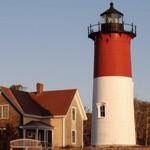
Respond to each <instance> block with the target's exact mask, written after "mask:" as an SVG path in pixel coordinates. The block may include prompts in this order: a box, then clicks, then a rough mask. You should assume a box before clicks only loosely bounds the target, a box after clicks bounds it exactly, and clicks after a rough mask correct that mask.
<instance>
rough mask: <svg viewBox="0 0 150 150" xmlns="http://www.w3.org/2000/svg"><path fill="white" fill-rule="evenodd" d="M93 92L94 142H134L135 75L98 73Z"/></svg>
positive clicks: (129, 143) (105, 143) (114, 143)
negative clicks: (131, 76) (99, 75)
mask: <svg viewBox="0 0 150 150" xmlns="http://www.w3.org/2000/svg"><path fill="white" fill-rule="evenodd" d="M93 92H94V93H93V114H92V122H93V123H92V145H96V146H98V145H135V144H136V139H135V122H134V120H135V119H134V105H133V81H132V78H130V77H123V76H105V77H97V78H95V79H94V89H93Z"/></svg>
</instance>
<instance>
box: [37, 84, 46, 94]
mask: <svg viewBox="0 0 150 150" xmlns="http://www.w3.org/2000/svg"><path fill="white" fill-rule="evenodd" d="M43 88H44V85H43V84H42V83H37V84H36V93H37V94H38V95H40V94H41V93H42V92H43Z"/></svg>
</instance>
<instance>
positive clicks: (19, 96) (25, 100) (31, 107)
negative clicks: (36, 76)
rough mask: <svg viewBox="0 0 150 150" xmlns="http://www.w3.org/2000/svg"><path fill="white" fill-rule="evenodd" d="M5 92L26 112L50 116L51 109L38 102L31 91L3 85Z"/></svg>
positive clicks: (6, 95)
mask: <svg viewBox="0 0 150 150" xmlns="http://www.w3.org/2000/svg"><path fill="white" fill-rule="evenodd" d="M1 89H2V92H3V94H4V95H5V97H6V98H8V99H9V100H10V101H11V103H13V104H14V105H15V106H17V108H19V110H20V111H22V113H24V114H29V115H37V116H50V113H49V111H47V110H46V109H44V108H43V107H42V106H40V105H39V104H38V103H36V102H35V101H34V100H33V99H32V97H31V96H30V93H28V92H24V91H19V90H14V89H9V88H6V87H1Z"/></svg>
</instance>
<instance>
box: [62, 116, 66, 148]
mask: <svg viewBox="0 0 150 150" xmlns="http://www.w3.org/2000/svg"><path fill="white" fill-rule="evenodd" d="M65 144H66V141H65V118H62V146H63V147H65Z"/></svg>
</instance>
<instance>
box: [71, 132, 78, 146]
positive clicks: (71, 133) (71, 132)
mask: <svg viewBox="0 0 150 150" xmlns="http://www.w3.org/2000/svg"><path fill="white" fill-rule="evenodd" d="M73 132H74V133H75V142H73V138H72V136H73V135H72V133H73ZM76 143H77V130H75V129H72V130H71V144H76Z"/></svg>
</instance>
